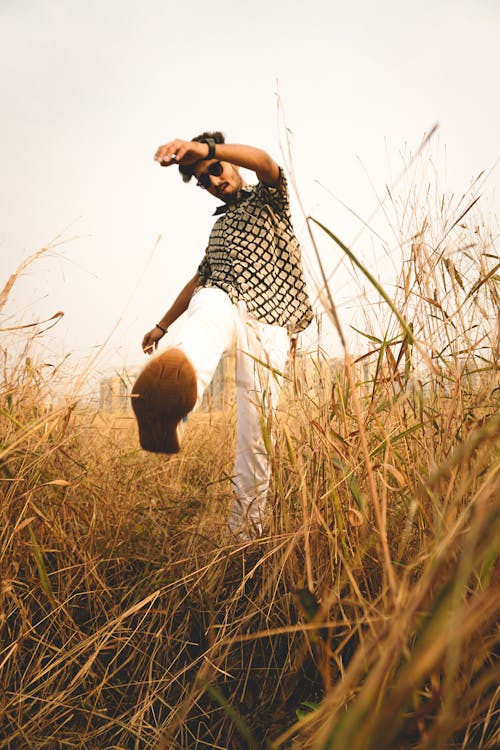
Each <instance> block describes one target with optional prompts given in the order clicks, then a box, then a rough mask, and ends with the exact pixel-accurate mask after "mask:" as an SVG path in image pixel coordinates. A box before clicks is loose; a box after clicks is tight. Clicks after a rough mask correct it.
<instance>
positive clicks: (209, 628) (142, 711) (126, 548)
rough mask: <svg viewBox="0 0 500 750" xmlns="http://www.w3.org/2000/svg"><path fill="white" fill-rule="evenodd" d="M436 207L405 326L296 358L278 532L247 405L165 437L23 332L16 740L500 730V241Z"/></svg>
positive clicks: (0, 626) (12, 594)
mask: <svg viewBox="0 0 500 750" xmlns="http://www.w3.org/2000/svg"><path fill="white" fill-rule="evenodd" d="M459 213H460V212H458V214H459ZM458 214H455V215H456V216H457V215H458ZM420 218H421V217H419V216H418V213H417V212H416V211H413V213H412V216H411V222H409V224H408V226H406V229H405V228H403V229H405V231H404V234H405V236H408V237H410V236H411V237H413V240H412V242H411V243H408V246H407V244H406V243H405V241H404V240H403V239H402V240H401V247H402V250H403V255H404V256H405V257H404V261H403V263H402V269H403V270H402V274H401V278H400V285H399V292H398V295H399V297H398V295H395V296H393V297H392V301H393V305H394V307H395V308H396V309H397V311H398V313H399V316H396V315H395V314H394V312H393V311H391V310H390V306H388V308H387V310H388V313H387V317H386V333H385V334H384V335H383V336H381V335H380V333H379V332H378V331H376V330H375V329H374V328H370V327H369V325H368V324H367V326H366V341H367V343H366V351H365V354H364V356H363V358H362V359H360V358H359V356H358V360H359V361H358V362H352V360H351V357H350V356H349V355H346V361H345V366H344V367H343V368H342V369H340V370H339V369H333V368H332V367H331V366H330V364H329V363H328V362H327V361H326V360H324V358H323V357H322V356H321V354H319V355H318V356H317V357H312V358H310V359H306V360H303V359H301V360H297V362H296V365H295V371H294V373H293V375H292V377H291V380H290V382H289V385H288V388H287V398H286V404H285V405H286V408H284V409H283V410H282V412H281V414H280V415H279V419H278V424H277V427H276V438H277V439H276V441H275V447H274V448H273V449H272V456H273V485H272V486H273V492H272V503H271V505H272V509H271V511H272V512H270V516H269V527H268V534H267V536H265V537H263V538H262V539H261V540H260V541H259V542H257V543H255V544H249V543H247V544H240V545H236V544H234V543H232V542H230V541H229V540H228V539H227V537H226V536H225V531H224V526H225V523H224V522H225V518H226V516H227V513H228V510H229V504H230V499H231V489H230V477H228V474H227V472H228V471H230V470H231V469H230V467H231V458H230V456H231V452H232V449H233V445H232V440H233V425H232V421H233V416H232V414H231V412H230V411H228V412H227V413H226V412H224V413H221V414H216V415H212V416H211V417H210V416H209V415H200V416H198V417H196V418H193V419H192V420H191V422H190V424H189V429H188V431H187V433H186V446H185V450H184V451H183V452H182V453H181V454H179V456H177V457H172V458H171V459H169V460H166V459H164V458H159V457H157V456H151V455H146V454H144V453H142V452H141V451H140V450H138V446H137V437H136V434H135V426H134V424H133V422H132V418H131V417H130V416H121V417H117V416H116V415H106V414H103V413H98V412H97V413H96V412H93V411H90V410H83V409H81V408H79V407H78V406H77V404H76V403H75V402H74V401H71V400H70V401H69V402H68V403H67V404H65V405H62V406H56V402H55V401H54V398H53V396H52V395H51V387H52V380H51V379H50V378H48V376H47V375H46V372H45V370H44V369H43V368H42V367H40V366H38V365H37V364H36V362H35V363H34V362H33V361H32V360H29V359H27V357H26V352H25V353H24V355H23V356H22V357H20V358H18V359H17V360H16V361H14V362H13V361H11V360H9V357H8V355H7V346H4V355H5V366H4V375H5V385H4V390H3V393H2V401H1V405H0V419H1V447H0V473H1V488H2V489H1V492H2V504H1V514H2V519H1V524H0V562H1V568H0V569H1V589H0V596H1V600H0V601H1V610H0V618H1V619H0V632H1V650H0V674H1V691H0V748H5V749H7V748H8V749H9V750H14V749H15V748H35V749H36V750H40V749H41V748H48V749H50V750H59V749H60V750H62V749H63V748H64V749H65V750H66V749H69V748H84V749H85V750H97V749H99V750H105V749H111V748H113V749H114V750H119V749H123V750H125V749H127V750H132V748H134V749H135V748H137V749H138V748H160V747H161V748H199V749H200V750H201V748H207V747H208V748H228V749H229V748H235V749H237V748H265V747H267V748H274V749H275V750H277V749H278V748H297V749H298V748H301V750H302V749H303V748H304V749H305V748H314V749H315V750H326V749H327V748H335V750H384V748H387V749H389V748H391V749H394V750H397V749H398V748H415V749H416V748H418V749H419V750H424V748H426V749H427V750H431V748H433V749H434V748H450V750H451V749H455V748H471V747H474V748H484V749H485V750H486V749H487V748H495V747H498V746H499V744H500V713H499V711H500V706H499V689H498V684H499V682H500V680H499V677H500V665H499V661H498V656H499V650H500V630H499V627H498V616H499V613H500V595H499V594H500V591H499V586H500V570H499V564H498V552H499V547H500V479H499V467H500V460H499V445H500V440H499V437H500V414H499V410H498V403H499V398H498V396H499V382H498V368H497V365H498V355H499V338H498V336H499V329H498V320H495V317H494V313H495V311H496V309H497V305H498V291H497V283H498V277H497V276H496V273H497V272H496V271H495V270H493V271H492V269H495V264H496V263H497V261H496V260H495V258H494V257H493V256H494V255H495V252H494V249H493V244H492V242H491V238H488V236H487V234H486V233H483V234H481V235H478V234H477V233H476V229H475V227H474V226H473V225H471V226H472V229H470V230H468V229H467V225H466V223H465V219H464V218H463V217H462V219H461V223H462V224H463V227H459V229H460V232H459V233H458V234H457V232H458V229H457V227H455V229H456V230H457V231H455V234H453V237H451V239H450V236H451V235H450V232H451V229H450V226H451V224H452V223H453V222H452V221H451V220H448V219H446V221H447V226H446V227H445V228H441V231H439V227H436V225H435V224H432V233H434V234H435V233H437V234H438V235H439V234H440V236H441V239H442V240H443V241H442V242H440V241H436V238H435V237H434V236H432V237H431V235H430V233H431V228H430V225H427V226H426V225H425V223H422V222H421V221H420ZM417 220H418V223H419V225H420V228H421V231H420V232H414V231H411V232H410V224H411V223H412V222H415V221H417ZM457 226H458V225H457ZM464 227H465V228H464ZM403 229H402V230H401V231H402V232H403ZM466 234H469V235H471V234H472V235H473V246H472V247H468V249H467V251H466V254H467V257H465V256H464V255H463V254H462V255H461V256H460V258H461V260H460V262H458V261H457V259H456V256H455V254H454V251H455V250H457V248H462V247H463V246H464V243H465V244H466V245H471V237H469V238H467V237H465V236H464V235H466ZM478 236H480V240H478ZM443 238H444V239H443ZM450 242H453V243H454V244H452V245H450ZM464 252H465V251H464ZM9 283H10V280H9ZM401 316H403V318H404V321H405V322H406V321H407V329H405V328H404V327H403V328H402V327H401V320H400V317H401ZM384 325H385V324H384ZM410 334H411V335H410ZM27 351H28V350H27ZM363 365H367V367H366V368H365V369H363ZM208 421H210V425H208V424H207V422H208Z"/></svg>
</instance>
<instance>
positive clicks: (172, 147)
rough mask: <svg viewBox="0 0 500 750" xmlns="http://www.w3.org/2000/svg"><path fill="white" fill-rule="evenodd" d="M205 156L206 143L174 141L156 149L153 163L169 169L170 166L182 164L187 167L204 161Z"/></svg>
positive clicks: (206, 152)
mask: <svg viewBox="0 0 500 750" xmlns="http://www.w3.org/2000/svg"><path fill="white" fill-rule="evenodd" d="M207 156H208V146H207V144H206V143H198V141H181V140H179V139H176V140H175V141H170V142H169V143H166V144H165V145H164V146H160V147H159V148H158V149H157V151H156V154H155V161H157V162H158V163H159V164H161V166H162V167H170V166H172V164H182V165H184V166H186V167H187V166H190V165H191V164H195V163H196V162H197V161H200V159H206V158H207Z"/></svg>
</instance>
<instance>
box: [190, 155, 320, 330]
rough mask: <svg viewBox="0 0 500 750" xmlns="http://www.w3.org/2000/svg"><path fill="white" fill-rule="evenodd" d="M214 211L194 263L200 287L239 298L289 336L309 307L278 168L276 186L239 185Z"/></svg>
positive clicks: (300, 326) (304, 324) (283, 180)
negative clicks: (205, 240) (201, 254)
mask: <svg viewBox="0 0 500 750" xmlns="http://www.w3.org/2000/svg"><path fill="white" fill-rule="evenodd" d="M214 215H217V216H218V217H219V218H218V219H217V221H216V222H215V224H214V226H213V229H212V232H211V234H210V238H209V241H208V246H207V249H206V252H205V257H204V258H203V260H202V262H201V263H200V266H199V268H198V274H199V277H200V281H201V283H202V286H205V287H219V288H220V289H222V290H223V291H225V292H227V294H228V295H229V298H230V299H231V301H232V302H237V301H238V300H243V301H244V302H245V304H246V306H247V310H248V312H249V313H250V314H251V315H252V316H253V317H254V318H256V319H257V320H260V321H261V322H263V323H269V324H271V325H278V326H286V328H287V329H288V333H289V334H290V335H292V334H294V333H298V332H299V331H302V330H304V328H306V327H307V326H308V325H309V323H310V322H311V320H312V318H313V312H312V309H311V303H310V301H309V296H308V293H307V289H306V285H305V281H304V275H303V272H302V264H301V259H300V246H299V243H298V240H297V239H296V237H295V234H294V231H293V227H292V220H291V215H290V204H289V198H288V188H287V182H286V178H285V175H284V174H283V171H282V170H281V169H280V180H279V182H278V185H277V186H276V187H270V186H269V185H264V184H263V183H262V182H259V183H258V184H257V185H253V186H250V187H244V188H242V189H241V190H240V191H239V192H238V194H237V196H236V199H235V201H234V202H231V203H228V204H225V205H223V206H219V207H218V208H217V210H216V211H215V214H214Z"/></svg>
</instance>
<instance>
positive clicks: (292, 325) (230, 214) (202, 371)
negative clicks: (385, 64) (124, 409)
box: [132, 132, 313, 538]
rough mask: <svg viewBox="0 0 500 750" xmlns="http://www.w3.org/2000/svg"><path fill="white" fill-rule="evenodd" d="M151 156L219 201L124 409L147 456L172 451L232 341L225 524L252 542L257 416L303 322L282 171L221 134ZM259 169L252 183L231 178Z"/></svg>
mask: <svg viewBox="0 0 500 750" xmlns="http://www.w3.org/2000/svg"><path fill="white" fill-rule="evenodd" d="M155 160H156V161H157V162H158V163H159V164H160V165H161V166H162V167H170V166H172V165H174V164H177V165H178V166H179V171H180V172H181V174H182V177H183V179H184V181H185V182H189V180H190V179H191V178H192V177H194V178H195V179H196V180H197V185H198V186H199V187H201V188H203V189H204V190H206V191H207V192H208V193H210V195H213V196H214V198H219V199H220V200H221V201H223V203H222V205H220V206H219V207H218V208H217V209H216V211H215V215H216V216H217V219H216V221H215V224H214V227H213V229H212V232H211V234H210V238H209V242H208V246H207V249H206V252H205V256H204V258H203V260H202V261H201V264H200V265H199V267H198V269H197V271H196V273H195V275H194V276H193V278H192V279H191V280H190V281H188V283H187V284H186V286H185V287H184V288H183V289H182V291H181V292H180V294H179V295H178V297H177V298H176V299H175V301H174V303H173V304H172V306H171V307H170V308H169V310H167V312H166V313H165V315H164V316H163V317H162V318H161V319H160V320H159V321H158V324H157V325H155V326H154V328H152V329H151V330H150V331H149V332H148V333H146V335H145V336H144V338H143V341H142V348H143V350H144V352H146V353H147V354H152V353H153V351H154V350H155V349H156V348H157V346H158V342H159V341H160V339H161V338H162V337H163V336H164V334H165V333H166V332H167V330H168V328H169V327H170V326H171V325H172V323H173V322H174V321H175V320H177V318H178V317H179V316H180V315H182V313H184V312H186V311H187V317H186V320H185V322H184V325H183V326H182V328H181V330H180V331H179V333H177V334H176V338H175V340H173V341H171V342H170V347H169V348H168V349H167V350H166V351H164V352H163V353H162V354H160V355H159V356H158V357H155V358H154V359H153V360H152V361H151V362H150V363H149V364H148V365H147V366H146V368H145V369H144V370H143V372H142V373H141V375H140V376H139V378H138V379H137V381H136V383H135V385H134V389H133V392H132V405H133V407H134V411H135V414H136V417H137V421H138V424H139V435H140V441H141V446H142V447H143V448H144V449H145V450H150V451H155V452H164V453H176V452H177V451H178V450H179V447H180V446H179V439H180V430H179V425H180V424H181V422H182V420H183V418H184V417H185V416H186V415H187V414H188V412H190V411H192V410H193V409H194V408H195V407H196V406H197V405H199V403H200V402H201V399H202V397H203V392H204V390H205V388H206V387H207V386H208V384H209V383H210V381H211V379H212V377H213V375H214V372H215V369H216V367H217V364H218V362H219V360H220V358H221V356H222V354H223V353H224V352H225V351H228V350H229V349H230V348H231V346H232V344H233V342H234V341H236V399H237V439H236V462H235V469H234V477H233V485H234V492H235V501H234V505H233V510H232V513H231V516H230V520H229V527H230V529H231V530H232V531H233V532H234V533H235V534H236V535H237V536H238V537H239V538H250V537H254V536H258V535H260V533H261V531H262V516H263V511H264V507H265V502H266V496H267V491H268V487H269V479H270V464H269V457H268V454H267V451H266V447H265V442H264V437H263V432H262V418H263V416H266V415H267V412H268V411H269V410H274V409H275V408H276V406H277V401H278V397H279V375H280V373H282V372H283V370H284V368H285V364H286V360H287V356H288V351H289V335H294V334H296V333H298V332H299V331H302V330H303V329H304V328H306V326H307V325H308V324H309V323H310V322H311V320H312V317H313V313H312V310H311V305H310V302H309V297H308V294H307V290H306V286H305V283H304V278H303V274H302V266H301V260H300V248H299V244H298V242H297V239H296V238H295V235H294V231H293V227H292V223H291V217H290V207H289V199H288V191H287V184H286V179H285V176H284V174H283V171H282V169H281V168H280V167H279V166H278V165H277V164H276V162H275V161H273V159H272V158H271V157H270V156H269V155H268V154H267V153H265V152H264V151H262V150H261V149H258V148H254V147H252V146H243V145H234V144H227V143H225V142H224V136H223V135H222V133H220V132H213V133H208V132H206V133H203V134H201V135H199V136H197V137H196V138H193V140H191V141H184V140H180V139H176V140H173V141H169V142H168V143H166V144H165V145H163V146H160V147H159V148H158V150H157V152H156V155H155ZM239 167H244V168H247V169H250V170H252V171H253V172H255V174H256V176H257V179H258V183H257V185H254V186H248V185H247V184H246V183H245V182H244V180H243V179H242V176H241V174H240V171H239Z"/></svg>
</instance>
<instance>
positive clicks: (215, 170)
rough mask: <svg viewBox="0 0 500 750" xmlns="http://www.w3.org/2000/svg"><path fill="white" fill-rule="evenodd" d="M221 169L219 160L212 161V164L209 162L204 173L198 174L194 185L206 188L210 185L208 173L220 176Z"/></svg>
mask: <svg viewBox="0 0 500 750" xmlns="http://www.w3.org/2000/svg"><path fill="white" fill-rule="evenodd" d="M223 169H224V167H223V166H222V164H221V163H220V161H214V162H213V164H210V166H209V168H208V169H207V171H206V172H205V173H204V174H200V176H199V177H198V181H197V183H196V185H197V186H198V187H200V188H203V190H208V188H209V187H210V185H211V183H210V175H212V176H213V177H220V176H221V174H222V170H223Z"/></svg>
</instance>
